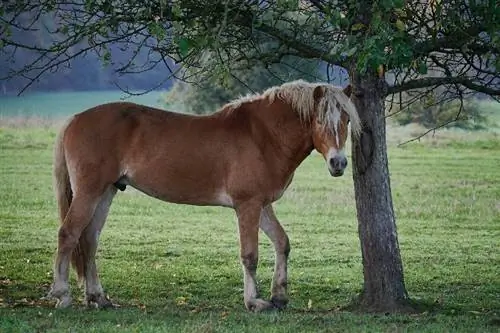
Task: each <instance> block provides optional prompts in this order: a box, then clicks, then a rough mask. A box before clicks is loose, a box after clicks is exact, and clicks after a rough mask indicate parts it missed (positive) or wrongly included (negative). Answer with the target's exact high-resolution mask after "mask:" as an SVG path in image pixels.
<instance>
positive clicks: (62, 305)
mask: <svg viewBox="0 0 500 333" xmlns="http://www.w3.org/2000/svg"><path fill="white" fill-rule="evenodd" d="M70 306H71V296H69V295H64V296H61V297H60V298H58V299H57V303H56V309H66V308H69V307H70Z"/></svg>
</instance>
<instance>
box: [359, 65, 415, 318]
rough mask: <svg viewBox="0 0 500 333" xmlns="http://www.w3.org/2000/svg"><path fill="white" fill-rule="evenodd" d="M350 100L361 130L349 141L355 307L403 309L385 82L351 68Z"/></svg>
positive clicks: (404, 295) (406, 306)
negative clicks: (358, 265) (357, 269)
mask: <svg viewBox="0 0 500 333" xmlns="http://www.w3.org/2000/svg"><path fill="white" fill-rule="evenodd" d="M351 84H352V86H353V95H352V96H351V97H352V100H353V102H354V104H355V105H356V108H357V110H358V113H359V116H360V118H361V122H362V124H363V131H362V134H361V135H360V137H359V138H354V137H353V140H352V143H353V144H352V159H353V178H354V189H355V198H356V209H357V217H358V233H359V239H360V243H361V252H362V260H363V275H364V286H363V291H362V293H361V295H360V297H359V299H358V301H359V302H358V303H357V306H359V308H360V310H362V311H368V312H391V313H392V312H400V311H403V312H406V311H408V310H409V309H410V308H409V304H408V295H407V292H406V288H405V283H404V277H403V265H402V262H401V256H400V252H399V244H398V236H397V232H396V223H395V217H394V210H393V206H392V194H391V186H390V179H389V167H388V160H387V145H386V135H385V114H384V89H385V82H384V81H381V80H380V79H379V78H378V77H377V76H376V75H369V74H367V75H365V76H361V75H359V73H355V72H353V74H352V75H351Z"/></svg>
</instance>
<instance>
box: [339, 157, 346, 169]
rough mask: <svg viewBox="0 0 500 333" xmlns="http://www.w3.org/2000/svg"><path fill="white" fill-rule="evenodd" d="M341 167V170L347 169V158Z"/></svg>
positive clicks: (343, 160)
mask: <svg viewBox="0 0 500 333" xmlns="http://www.w3.org/2000/svg"><path fill="white" fill-rule="evenodd" d="M340 165H341V166H342V167H341V169H345V168H346V167H347V158H343V159H342V162H340Z"/></svg>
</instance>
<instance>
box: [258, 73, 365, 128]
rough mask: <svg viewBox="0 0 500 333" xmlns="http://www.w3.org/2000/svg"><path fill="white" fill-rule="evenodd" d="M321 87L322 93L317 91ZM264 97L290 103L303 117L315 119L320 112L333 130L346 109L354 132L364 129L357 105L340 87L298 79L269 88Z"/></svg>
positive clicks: (304, 118)
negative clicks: (313, 117) (314, 116)
mask: <svg viewBox="0 0 500 333" xmlns="http://www.w3.org/2000/svg"><path fill="white" fill-rule="evenodd" d="M318 87H322V88H323V89H322V91H321V92H320V91H318V90H317V88H318ZM263 96H264V97H267V98H269V99H270V101H271V102H272V101H273V100H274V99H276V98H280V99H282V100H284V101H287V102H289V103H290V104H291V105H292V107H293V108H294V110H295V111H296V112H297V113H298V114H299V117H300V118H301V119H302V120H308V119H311V117H312V116H313V115H316V116H317V117H319V120H320V121H321V122H322V123H323V125H324V126H325V127H326V128H332V129H333V128H334V126H335V124H336V123H337V122H338V121H339V120H338V119H339V118H340V115H341V113H342V111H343V112H346V113H347V115H348V116H349V119H350V122H351V132H352V134H353V135H355V136H358V135H359V134H360V132H361V121H360V119H359V116H358V112H357V111H356V107H355V106H354V103H353V102H352V101H351V99H350V98H349V97H348V96H347V95H346V94H345V93H344V91H343V90H342V88H340V87H335V86H332V85H330V84H324V83H309V82H305V81H302V80H298V81H293V82H289V83H285V84H283V85H281V86H278V87H273V88H269V89H268V90H266V91H265V92H264V93H263ZM327 105H329V107H328V108H327V107H326V106H327Z"/></svg>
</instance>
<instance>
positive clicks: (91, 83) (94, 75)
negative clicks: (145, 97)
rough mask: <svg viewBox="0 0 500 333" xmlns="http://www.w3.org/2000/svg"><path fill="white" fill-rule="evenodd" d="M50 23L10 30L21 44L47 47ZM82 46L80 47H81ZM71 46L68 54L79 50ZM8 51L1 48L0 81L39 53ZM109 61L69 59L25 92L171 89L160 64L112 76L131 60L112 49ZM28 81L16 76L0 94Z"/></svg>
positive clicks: (92, 56) (141, 58)
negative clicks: (28, 29)
mask: <svg viewBox="0 0 500 333" xmlns="http://www.w3.org/2000/svg"><path fill="white" fill-rule="evenodd" d="M19 19H20V20H22V19H24V20H28V19H29V18H28V17H24V18H23V17H20V18H19ZM53 24H54V23H53V22H51V21H50V20H49V18H47V19H42V20H40V21H38V22H37V23H36V24H35V26H33V27H32V28H34V30H32V31H19V30H17V31H13V32H12V33H13V34H14V36H15V38H16V39H17V40H19V41H22V44H25V45H33V46H38V47H48V46H49V45H50V43H51V41H52V40H53V38H54V35H53V34H51V33H50V32H49V29H48V28H47V26H51V25H53ZM82 45H84V44H82ZM82 45H80V46H77V47H72V48H71V50H70V52H77V51H79V47H81V46H82ZM12 50H13V49H12V48H11V49H7V48H5V49H3V50H1V51H2V52H0V78H1V77H6V76H7V75H8V73H9V72H10V70H11V69H15V68H22V67H24V66H26V65H27V64H30V63H31V62H32V61H33V59H35V57H37V56H39V54H37V53H35V52H33V51H29V50H26V49H17V50H16V52H15V53H14V56H12ZM110 51H111V55H112V56H111V62H112V63H114V64H115V65H113V64H110V65H108V66H104V65H103V62H102V61H101V59H100V57H99V56H98V55H97V54H96V53H93V52H92V53H91V52H89V53H87V54H86V55H84V56H79V57H78V58H75V59H74V60H72V61H71V62H70V63H69V64H65V65H61V66H59V67H58V68H57V69H55V70H53V71H50V72H47V73H45V74H44V75H42V76H41V77H40V79H38V80H37V81H35V82H34V83H33V84H32V86H30V88H29V89H28V90H27V91H30V92H34V91H54V90H58V91H60V90H69V91H82V90H83V91H85V90H110V89H113V90H116V89H118V87H117V84H118V85H119V86H120V87H122V88H123V89H127V90H133V91H137V90H147V89H152V88H154V87H156V86H158V85H159V84H161V86H160V87H158V88H162V89H166V88H169V87H170V86H171V84H172V83H171V82H170V80H165V79H166V78H167V77H168V75H169V72H168V70H167V68H165V67H164V66H163V65H162V64H160V65H158V66H157V67H156V68H155V69H153V70H149V71H144V72H142V73H138V74H123V75H118V74H116V71H115V70H114V69H115V68H119V67H120V66H123V64H125V63H127V61H128V60H129V59H131V57H132V50H129V51H127V50H125V51H124V50H123V48H119V47H118V46H116V47H112V48H111V49H110ZM147 57H148V55H147V54H146V52H142V53H139V54H138V55H137V57H136V58H135V61H134V62H135V63H136V64H144V63H147V60H148V58H147ZM27 83H29V79H26V78H23V77H22V76H16V77H14V78H11V79H8V80H2V81H0V95H13V94H17V93H18V92H19V91H20V90H21V89H22V88H23V87H25V86H26V84H27Z"/></svg>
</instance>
